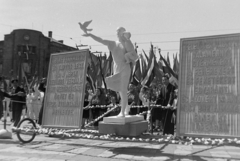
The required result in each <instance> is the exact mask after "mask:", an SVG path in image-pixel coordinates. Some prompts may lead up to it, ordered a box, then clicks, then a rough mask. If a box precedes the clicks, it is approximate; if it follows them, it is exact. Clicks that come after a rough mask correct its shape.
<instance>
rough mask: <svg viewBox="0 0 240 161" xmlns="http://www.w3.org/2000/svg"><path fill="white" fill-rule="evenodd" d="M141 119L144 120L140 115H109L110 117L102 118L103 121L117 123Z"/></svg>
mask: <svg viewBox="0 0 240 161" xmlns="http://www.w3.org/2000/svg"><path fill="white" fill-rule="evenodd" d="M143 120H144V117H143V116H142V115H127V116H125V117H118V116H110V117H104V118H103V122H104V123H118V124H126V123H130V122H136V121H143Z"/></svg>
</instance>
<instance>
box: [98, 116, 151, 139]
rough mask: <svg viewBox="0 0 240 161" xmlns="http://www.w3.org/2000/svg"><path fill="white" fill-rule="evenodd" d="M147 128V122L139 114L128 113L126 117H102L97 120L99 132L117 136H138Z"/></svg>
mask: <svg viewBox="0 0 240 161" xmlns="http://www.w3.org/2000/svg"><path fill="white" fill-rule="evenodd" d="M147 128H148V122H147V121H145V120H144V117H143V116H141V115H128V116H126V117H117V116H111V117H104V118H103V121H101V122H99V126H98V129H99V133H101V134H113V133H115V134H116V135H119V136H138V135H141V134H142V133H143V132H145V131H146V130H147Z"/></svg>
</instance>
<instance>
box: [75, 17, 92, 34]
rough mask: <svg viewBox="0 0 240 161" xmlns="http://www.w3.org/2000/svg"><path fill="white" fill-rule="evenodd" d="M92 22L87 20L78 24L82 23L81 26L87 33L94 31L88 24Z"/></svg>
mask: <svg viewBox="0 0 240 161" xmlns="http://www.w3.org/2000/svg"><path fill="white" fill-rule="evenodd" d="M91 22H92V20H90V21H85V22H83V23H81V22H79V23H78V24H79V25H80V28H81V29H82V30H83V32H85V33H86V34H87V31H92V29H87V27H88V25H89V24H90V23H91Z"/></svg>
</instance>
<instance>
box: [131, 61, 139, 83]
mask: <svg viewBox="0 0 240 161" xmlns="http://www.w3.org/2000/svg"><path fill="white" fill-rule="evenodd" d="M140 61H141V60H140V59H138V60H137V61H136V64H135V66H134V68H133V74H132V79H136V80H137V81H138V82H140V81H141V79H142V73H141V69H140ZM132 81H133V80H131V82H132Z"/></svg>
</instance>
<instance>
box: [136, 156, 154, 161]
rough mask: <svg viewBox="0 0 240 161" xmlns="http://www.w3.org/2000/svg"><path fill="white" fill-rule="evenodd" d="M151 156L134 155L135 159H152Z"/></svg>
mask: <svg viewBox="0 0 240 161" xmlns="http://www.w3.org/2000/svg"><path fill="white" fill-rule="evenodd" d="M151 159H152V158H151V157H145V156H134V157H133V160H148V161H149V160H151Z"/></svg>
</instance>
